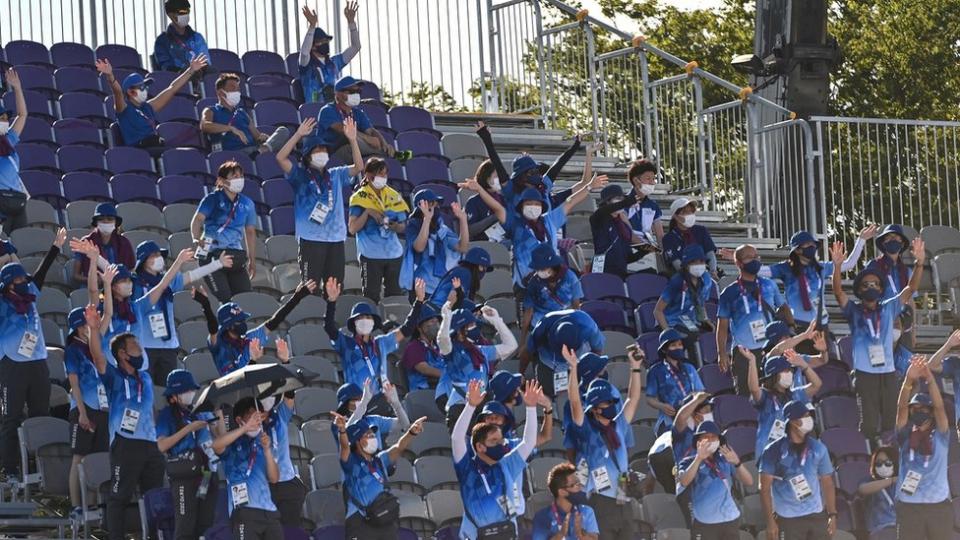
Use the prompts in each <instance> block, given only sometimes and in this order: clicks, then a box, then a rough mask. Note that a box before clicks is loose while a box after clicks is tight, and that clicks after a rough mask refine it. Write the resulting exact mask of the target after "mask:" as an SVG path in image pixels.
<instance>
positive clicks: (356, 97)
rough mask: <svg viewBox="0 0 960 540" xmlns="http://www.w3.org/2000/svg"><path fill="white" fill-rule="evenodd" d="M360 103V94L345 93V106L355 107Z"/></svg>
mask: <svg viewBox="0 0 960 540" xmlns="http://www.w3.org/2000/svg"><path fill="white" fill-rule="evenodd" d="M359 104H360V94H347V106H349V107H356V106H357V105H359Z"/></svg>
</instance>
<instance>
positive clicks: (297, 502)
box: [270, 477, 307, 528]
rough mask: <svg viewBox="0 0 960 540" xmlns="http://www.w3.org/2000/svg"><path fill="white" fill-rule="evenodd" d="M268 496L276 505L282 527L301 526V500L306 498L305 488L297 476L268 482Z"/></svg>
mask: <svg viewBox="0 0 960 540" xmlns="http://www.w3.org/2000/svg"><path fill="white" fill-rule="evenodd" d="M270 498H272V499H273V504H275V505H277V511H279V512H280V523H281V524H282V525H283V526H284V527H295V528H303V520H302V519H300V514H301V513H302V512H303V500H304V499H306V498H307V488H306V487H305V486H304V485H303V482H302V481H301V480H300V479H299V478H296V477H294V478H293V479H291V480H287V481H286V482H277V483H276V484H270Z"/></svg>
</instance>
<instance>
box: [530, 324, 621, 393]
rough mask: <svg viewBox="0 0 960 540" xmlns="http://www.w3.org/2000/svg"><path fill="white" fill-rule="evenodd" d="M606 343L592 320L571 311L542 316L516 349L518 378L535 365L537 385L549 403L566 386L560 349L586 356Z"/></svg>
mask: <svg viewBox="0 0 960 540" xmlns="http://www.w3.org/2000/svg"><path fill="white" fill-rule="evenodd" d="M605 343H606V340H605V339H604V337H603V333H602V332H601V331H600V327H599V326H597V323H596V321H594V320H593V317H591V316H590V315H588V314H587V313H586V312H583V311H580V310H574V309H565V310H563V311H554V312H551V313H547V314H546V315H544V317H543V318H542V319H540V322H538V323H537V325H536V326H535V327H533V331H531V332H529V334H528V335H527V339H526V341H525V342H524V343H523V347H522V348H521V349H520V367H519V372H520V373H521V374H523V373H526V371H527V366H528V365H529V364H530V362H535V367H534V369H535V370H536V376H537V382H539V383H540V386H541V387H542V388H543V393H544V394H546V395H547V397H549V398H550V399H555V398H556V396H557V394H559V393H560V392H563V391H564V389H565V388H566V386H567V384H566V383H567V373H568V370H567V364H566V362H564V360H563V354H562V349H563V347H565V346H566V347H569V348H570V349H571V350H572V351H573V352H574V353H575V354H577V355H578V356H579V355H581V354H584V353H587V352H594V353H596V354H600V353H602V352H603V346H604V344H605Z"/></svg>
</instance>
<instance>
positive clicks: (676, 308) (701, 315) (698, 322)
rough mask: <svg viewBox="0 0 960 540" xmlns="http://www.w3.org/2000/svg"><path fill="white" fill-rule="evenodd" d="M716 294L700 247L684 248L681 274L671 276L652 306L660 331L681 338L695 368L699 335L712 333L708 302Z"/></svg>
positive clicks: (698, 352) (700, 359) (698, 353)
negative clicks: (669, 329) (670, 329)
mask: <svg viewBox="0 0 960 540" xmlns="http://www.w3.org/2000/svg"><path fill="white" fill-rule="evenodd" d="M716 294H717V284H716V282H715V281H713V278H712V277H710V274H708V273H707V258H706V255H705V254H704V253H703V248H702V247H700V246H699V245H696V244H693V245H689V246H687V247H685V248H684V249H683V264H682V265H681V268H680V271H679V272H677V273H676V274H674V275H673V276H671V277H670V281H668V282H667V286H666V287H665V288H664V289H663V292H662V293H660V299H659V300H657V304H656V305H655V306H654V307H653V317H654V318H655V319H656V320H657V324H659V325H660V330H666V329H668V328H672V329H674V330H676V331H678V332H680V334H681V335H683V346H684V348H686V350H687V356H688V357H689V358H690V360H691V361H692V362H693V363H694V364H696V365H698V366H699V365H703V364H704V362H705V361H706V360H712V359H704V358H700V347H699V339H700V333H701V332H713V331H714V325H713V322H712V321H711V320H710V319H709V318H708V316H707V309H706V305H707V301H708V300H710V298H712V297H714V296H715V295H716Z"/></svg>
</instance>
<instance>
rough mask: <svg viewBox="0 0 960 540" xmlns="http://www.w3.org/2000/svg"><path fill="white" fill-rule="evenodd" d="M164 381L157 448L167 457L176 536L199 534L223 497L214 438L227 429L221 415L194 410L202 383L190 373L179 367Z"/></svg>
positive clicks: (196, 535) (186, 536) (158, 417)
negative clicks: (162, 406) (220, 492)
mask: <svg viewBox="0 0 960 540" xmlns="http://www.w3.org/2000/svg"><path fill="white" fill-rule="evenodd" d="M165 382H166V389H165V390H164V391H163V397H165V398H166V400H167V406H166V407H164V408H163V409H161V410H160V412H159V413H158V414H157V447H158V448H159V449H160V451H161V452H162V453H163V454H164V456H165V457H166V459H167V477H168V478H169V479H170V492H171V493H172V494H173V508H174V512H173V517H174V522H175V524H176V525H175V532H174V535H175V537H176V538H177V539H178V540H186V539H188V538H198V537H200V536H202V535H203V533H204V531H206V530H207V529H208V528H210V526H211V525H213V517H214V512H215V511H216V507H217V502H218V499H219V489H218V488H219V481H218V479H217V475H216V473H217V468H218V463H217V462H218V461H219V458H218V457H217V455H216V454H215V453H214V452H213V439H214V438H215V437H219V436H220V435H223V433H224V432H226V428H225V427H224V424H223V413H222V412H221V411H219V410H218V411H217V413H216V415H214V413H209V412H206V413H198V412H195V411H193V402H194V398H195V397H196V395H197V390H199V389H200V385H198V384H197V381H195V380H194V378H193V374H191V373H190V372H189V371H187V370H185V369H175V370H173V371H171V372H170V374H169V375H168V376H167V378H166V380H165Z"/></svg>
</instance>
